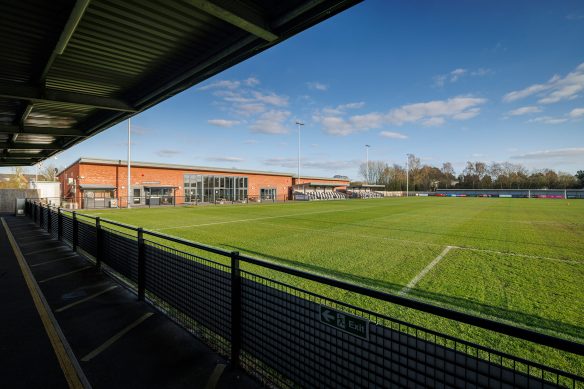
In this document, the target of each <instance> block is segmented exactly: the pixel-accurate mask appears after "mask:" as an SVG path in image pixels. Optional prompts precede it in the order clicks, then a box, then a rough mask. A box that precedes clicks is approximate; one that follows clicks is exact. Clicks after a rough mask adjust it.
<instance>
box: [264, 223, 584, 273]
mask: <svg viewBox="0 0 584 389" xmlns="http://www.w3.org/2000/svg"><path fill="white" fill-rule="evenodd" d="M263 223H264V224H270V225H276V224H274V223H270V222H263ZM277 226H278V227H279V228H288V229H292V230H303V231H315V232H316V231H318V233H321V234H331V235H344V236H351V237H353V238H364V239H374V240H387V241H392V242H401V243H411V244H413V245H418V246H442V245H441V244H438V243H432V242H420V241H415V240H409V239H398V238H388V237H385V236H374V235H363V234H354V233H352V232H343V231H329V230H326V229H320V228H308V227H298V226H289V225H283V224H282V225H281V224H277ZM450 246H451V247H452V248H456V249H457V250H469V251H478V252H483V253H492V254H499V255H508V256H514V257H521V258H527V259H543V260H546V261H555V262H563V263H570V264H574V265H584V261H578V260H571V259H561V258H552V257H542V256H538V255H529V254H519V253H511V252H504V251H497V250H489V249H479V248H476V247H468V246H455V245H450Z"/></svg>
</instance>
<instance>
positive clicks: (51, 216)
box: [25, 201, 584, 388]
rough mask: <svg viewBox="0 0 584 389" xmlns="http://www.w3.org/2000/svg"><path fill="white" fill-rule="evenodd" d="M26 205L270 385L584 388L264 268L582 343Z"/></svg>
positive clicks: (500, 327)
mask: <svg viewBox="0 0 584 389" xmlns="http://www.w3.org/2000/svg"><path fill="white" fill-rule="evenodd" d="M25 209H26V214H27V215H28V216H29V217H30V218H31V220H33V221H34V222H35V223H36V224H37V225H38V226H40V227H42V228H44V229H47V228H50V232H51V234H52V236H53V237H55V236H56V237H58V238H60V239H62V240H63V241H64V242H66V243H68V244H69V245H71V246H72V247H73V248H75V249H76V250H77V251H78V252H80V253H82V254H84V255H85V256H87V257H88V258H89V259H90V260H92V261H94V262H95V264H96V266H101V267H102V268H103V269H104V270H105V271H107V272H109V273H110V274H111V275H112V276H114V277H116V278H117V279H119V280H120V281H122V282H123V283H124V284H125V285H126V286H128V287H129V288H130V289H131V290H133V291H135V292H136V294H137V295H138V298H139V299H143V300H146V301H148V302H150V303H151V304H153V305H154V306H155V307H157V308H158V309H160V310H161V311H163V312H164V313H166V314H167V315H168V316H169V317H171V318H172V319H173V320H175V321H176V322H178V323H180V324H181V325H183V326H184V327H185V328H187V329H188V330H189V331H191V332H193V333H195V334H197V335H198V336H199V337H202V338H203V339H204V340H205V341H206V342H207V343H208V344H209V345H211V346H212V347H214V348H215V349H216V350H217V351H218V352H220V353H222V354H223V355H225V356H227V357H229V358H230V359H231V362H232V364H234V365H235V366H239V367H242V368H244V369H246V370H248V371H249V372H251V373H252V374H254V375H255V376H256V377H258V378H259V379H260V380H262V381H263V382H265V383H268V384H270V385H276V386H280V387H298V386H300V387H388V386H404V387H525V388H528V387H529V388H532V387H535V388H548V387H550V388H551V387H558V386H559V387H572V388H574V387H578V388H584V378H582V377H580V376H578V375H576V374H572V373H569V372H566V371H562V370H560V369H556V368H552V367H548V366H544V365H543V364H540V363H537V362H534V361H530V360H527V359H526V358H521V357H517V356H514V355H510V354H508V353H505V352H502V351H498V350H494V349H492V348H489V347H485V346H482V345H479V344H475V343H472V342H469V341H465V340H462V339H459V338H457V337H453V336H450V335H447V334H444V333H440V332H438V331H434V330H430V329H427V328H423V327H421V326H418V325H414V324H411V323H406V322H404V321H401V320H397V319H395V318H392V317H389V316H387V315H383V314H380V313H377V312H373V311H371V310H369V309H366V308H363V307H358V306H355V305H351V304H348V303H346V302H342V301H339V300H336V299H333V298H330V297H327V296H323V295H320V294H317V293H313V292H311V291H309V290H306V289H301V288H298V287H296V286H293V285H290V284H287V283H284V282H281V281H278V280H276V279H274V278H273V277H268V276H266V275H265V274H259V273H260V272H259V271H257V269H262V270H266V269H268V270H269V271H272V272H277V273H282V274H286V275H288V276H294V277H300V278H302V279H305V280H310V281H313V282H316V283H318V284H320V285H326V286H328V287H332V288H336V289H338V290H342V291H349V292H352V293H355V294H358V295H360V296H366V297H368V298H372V299H376V300H381V301H385V302H388V303H392V304H397V305H399V306H403V307H407V308H411V309H414V310H417V311H421V312H426V313H429V314H432V315H436V316H439V317H442V318H446V319H449V320H455V321H457V322H459V323H464V324H466V325H470V326H472V327H473V328H476V329H481V330H487V331H491V332H494V333H499V334H503V335H501V337H503V336H504V335H505V336H509V337H512V338H514V339H520V340H522V341H528V342H530V344H535V345H538V347H549V348H551V350H552V352H553V353H558V352H565V353H569V355H571V356H572V357H574V358H581V357H583V356H584V345H583V344H581V343H577V342H573V341H570V340H566V339H561V338H557V337H553V336H550V335H546V334H543V333H539V332H534V331H531V330H528V329H525V328H521V327H518V326H514V325H510V324H505V323H501V322H498V321H494V320H490V319H486V318H483V317H478V316H474V315H470V314H467V313H464V312H460V311H456V310H452V309H448V308H444V307H439V306H435V305H432V304H429V303H426V302H422V301H419V300H414V299H410V298H406V297H402V296H396V295H392V294H389V293H385V292H381V291H378V290H373V289H369V288H366V287H364V286H360V285H355V284H352V283H349V282H345V281H341V280H337V279H333V278H329V277H326V276H322V275H318V274H313V273H310V272H306V271H303V270H299V269H294V268H290V267H287V266H283V265H280V264H276V263H272V262H268V261H264V260H261V259H257V258H251V257H248V256H244V255H241V254H239V253H238V252H230V251H225V250H221V249H218V248H215V247H210V246H206V245H203V244H198V243H194V242H190V241H188V240H184V239H180V238H177V237H173V236H168V235H165V234H161V233H157V232H153V231H146V230H143V229H141V228H136V227H133V226H129V225H125V224H122V223H118V222H114V221H109V220H104V219H100V218H99V217H94V216H90V215H82V214H78V213H76V212H75V211H65V210H63V209H57V208H52V207H49V206H46V205H42V204H40V203H37V202H33V201H27V204H26V208H25ZM45 220H47V222H45ZM48 220H50V223H48ZM54 220H56V222H54ZM55 226H56V228H57V231H56V233H55V232H54V231H53V230H54V228H55ZM179 246H180V247H184V248H185V249H184V250H183V249H180V248H177V247H179ZM242 264H244V265H245V266H244V268H242V266H241V265H242ZM254 269H256V270H254ZM579 360H582V359H579Z"/></svg>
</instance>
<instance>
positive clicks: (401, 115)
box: [314, 96, 487, 136]
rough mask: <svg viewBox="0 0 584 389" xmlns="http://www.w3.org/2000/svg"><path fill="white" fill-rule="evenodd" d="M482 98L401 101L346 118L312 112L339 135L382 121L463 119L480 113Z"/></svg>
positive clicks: (426, 122)
mask: <svg viewBox="0 0 584 389" xmlns="http://www.w3.org/2000/svg"><path fill="white" fill-rule="evenodd" d="M486 101H487V100H486V99H483V98H477V97H468V96H459V97H453V98H450V99H447V100H434V101H429V102H425V103H416V104H408V105H403V106H401V107H399V108H395V109H392V110H390V111H389V112H388V113H386V114H382V113H377V112H371V113H368V114H365V115H355V116H351V117H349V118H344V117H343V116H342V112H339V113H337V114H331V113H330V111H326V110H323V112H320V113H318V114H316V115H315V116H314V120H315V121H316V122H319V123H320V124H322V125H323V127H324V131H325V132H327V133H329V134H331V135H340V136H345V135H349V134H353V133H356V132H361V131H367V130H370V129H375V128H381V127H382V126H384V125H396V126H401V125H403V124H407V123H421V124H422V125H424V126H438V125H442V124H444V123H446V121H447V119H454V120H467V119H471V118H473V117H475V116H477V115H478V114H479V113H480V108H479V107H478V106H479V105H482V104H484V103H486Z"/></svg>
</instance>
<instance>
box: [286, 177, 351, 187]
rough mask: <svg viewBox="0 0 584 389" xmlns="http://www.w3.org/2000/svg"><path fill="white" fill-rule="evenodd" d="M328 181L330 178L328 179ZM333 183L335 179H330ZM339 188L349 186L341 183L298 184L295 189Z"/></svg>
mask: <svg viewBox="0 0 584 389" xmlns="http://www.w3.org/2000/svg"><path fill="white" fill-rule="evenodd" d="M327 179H328V178H327ZM330 180H331V181H334V180H335V179H330ZM342 181H345V182H346V181H348V180H342ZM306 186H309V187H313V186H314V187H337V186H347V185H343V184H341V183H337V184H333V183H324V182H305V183H304V184H296V185H294V187H295V188H301V187H306Z"/></svg>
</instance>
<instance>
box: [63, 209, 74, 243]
mask: <svg viewBox="0 0 584 389" xmlns="http://www.w3.org/2000/svg"><path fill="white" fill-rule="evenodd" d="M61 223H62V229H63V231H62V232H63V241H65V243H68V244H69V245H70V246H72V245H73V219H72V218H71V215H70V214H67V213H62V214H61Z"/></svg>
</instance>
